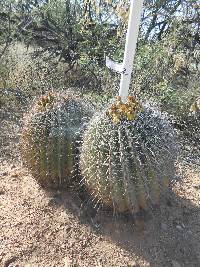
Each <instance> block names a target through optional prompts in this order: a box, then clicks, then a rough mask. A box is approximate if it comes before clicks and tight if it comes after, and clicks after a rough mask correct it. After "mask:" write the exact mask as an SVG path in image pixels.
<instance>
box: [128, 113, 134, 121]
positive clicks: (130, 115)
mask: <svg viewBox="0 0 200 267" xmlns="http://www.w3.org/2000/svg"><path fill="white" fill-rule="evenodd" d="M126 117H127V119H128V120H129V121H132V120H134V119H135V117H136V116H135V113H130V112H128V113H127V115H126Z"/></svg>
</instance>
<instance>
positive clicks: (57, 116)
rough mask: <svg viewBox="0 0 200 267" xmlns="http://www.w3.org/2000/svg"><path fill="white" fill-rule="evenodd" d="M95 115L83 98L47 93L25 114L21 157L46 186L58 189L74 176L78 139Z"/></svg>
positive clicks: (36, 177) (35, 176) (37, 178)
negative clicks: (85, 125) (86, 124)
mask: <svg viewBox="0 0 200 267" xmlns="http://www.w3.org/2000/svg"><path fill="white" fill-rule="evenodd" d="M91 115H92V108H91V105H89V103H88V105H87V101H86V100H83V99H81V98H80V97H76V96H71V95H64V94H58V93H48V94H47V95H44V96H42V97H40V98H39V99H38V100H37V101H36V103H35V104H34V105H33V107H32V109H31V110H30V112H28V114H26V116H25V122H24V127H23V129H22V133H21V152H22V153H21V154H22V159H23V161H24V163H25V165H26V166H27V167H28V169H29V170H30V171H31V173H32V175H33V176H34V178H35V179H36V180H37V181H38V182H39V183H40V184H41V185H42V186H44V187H53V188H58V187H60V186H62V185H63V184H64V183H66V182H69V180H70V178H71V177H72V175H73V171H74V164H75V157H76V142H77V141H78V140H79V138H80V131H81V129H82V128H83V127H84V124H85V123H86V122H87V121H88V120H89V118H90V117H91Z"/></svg>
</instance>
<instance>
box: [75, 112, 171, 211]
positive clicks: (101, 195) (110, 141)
mask: <svg viewBox="0 0 200 267" xmlns="http://www.w3.org/2000/svg"><path fill="white" fill-rule="evenodd" d="M113 110H114V112H115V114H114V119H112V118H113V115H112V116H110V117H109V116H108V112H103V114H98V115H96V116H94V117H93V119H92V120H91V122H90V123H89V125H88V128H87V130H86V132H85V133H84V138H83V145H82V150H81V156H80V165H81V171H82V175H83V178H84V181H85V184H86V186H87V188H88V190H89V191H90V192H91V193H92V195H93V197H94V198H95V199H97V201H98V200H100V201H101V202H102V203H103V204H104V205H105V206H109V207H113V209H114V210H116V211H118V212H127V211H128V212H133V213H135V212H138V211H139V210H140V209H143V210H147V209H149V208H150V207H152V206H154V205H158V204H159V202H160V197H161V195H162V194H163V193H164V191H165V190H166V188H167V187H168V182H169V180H171V179H172V178H173V176H174V161H175V158H176V145H175V135H174V132H173V130H172V128H171V127H170V125H169V123H168V122H167V121H166V119H164V118H163V117H162V116H161V114H159V113H158V112H155V111H154V110H153V109H151V108H149V107H146V108H143V110H142V109H141V111H140V112H138V114H137V115H136V116H131V117H130V118H131V120H127V119H125V118H122V119H121V120H119V121H117V122H116V117H117V113H116V111H115V109H113ZM123 112H124V111H123ZM128 118H129V117H128Z"/></svg>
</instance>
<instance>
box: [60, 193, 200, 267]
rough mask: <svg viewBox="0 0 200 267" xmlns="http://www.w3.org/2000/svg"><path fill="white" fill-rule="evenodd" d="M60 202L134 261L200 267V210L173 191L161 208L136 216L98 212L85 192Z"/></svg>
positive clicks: (62, 197) (63, 198)
mask: <svg viewBox="0 0 200 267" xmlns="http://www.w3.org/2000/svg"><path fill="white" fill-rule="evenodd" d="M58 199H59V201H58V203H56V204H59V205H64V207H65V208H66V209H67V210H68V211H70V212H72V213H73V214H74V215H75V216H77V217H78V218H79V220H80V221H81V223H83V224H87V225H89V226H90V228H91V229H92V231H93V232H95V233H96V234H98V235H101V236H104V237H105V238H106V239H108V240H110V241H111V242H113V243H115V244H116V245H117V246H119V247H121V248H122V249H123V250H126V251H127V253H128V254H130V255H131V256H132V257H134V258H136V259H141V258H142V259H144V260H145V261H146V262H148V264H150V265H147V266H158V267H160V266H191V267H192V266H200V237H199V235H198V231H199V230H200V227H199V226H198V220H199V221H200V208H199V206H197V205H195V204H194V203H192V202H191V201H189V200H187V199H184V198H181V197H180V196H178V195H176V194H175V193H174V192H173V191H172V190H169V192H168V194H167V198H165V200H162V201H161V205H160V207H159V208H158V207H157V208H154V209H152V210H151V211H150V212H148V213H142V212H141V213H140V214H137V215H134V216H133V215H131V214H116V213H113V211H112V210H108V209H103V208H100V209H95V208H94V204H93V203H92V201H91V200H90V198H89V195H87V192H86V191H84V190H83V191H82V192H81V193H80V191H79V192H77V193H74V190H72V191H71V193H68V194H66V193H64V192H63V193H60V194H59V197H58ZM175 264H179V265H175ZM136 266H140V264H139V265H136ZM145 266H146V265H145Z"/></svg>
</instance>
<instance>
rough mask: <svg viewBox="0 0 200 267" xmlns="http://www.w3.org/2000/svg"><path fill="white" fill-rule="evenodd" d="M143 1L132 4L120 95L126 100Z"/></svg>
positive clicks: (133, 1)
mask: <svg viewBox="0 0 200 267" xmlns="http://www.w3.org/2000/svg"><path fill="white" fill-rule="evenodd" d="M143 2H144V0H131V5H130V14H129V21H128V30H127V34H126V46H125V52H124V60H123V68H124V72H123V73H122V74H121V81H120V90H119V95H120V96H121V97H122V99H124V100H125V98H126V97H127V96H128V90H129V85H130V80H131V72H132V68H133V59H134V55H135V49H136V44H137V37H138V32H139V25H140V17H141V13H142V5H143Z"/></svg>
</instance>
